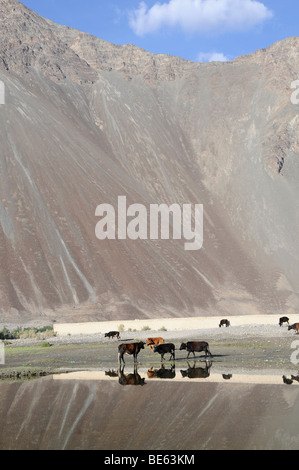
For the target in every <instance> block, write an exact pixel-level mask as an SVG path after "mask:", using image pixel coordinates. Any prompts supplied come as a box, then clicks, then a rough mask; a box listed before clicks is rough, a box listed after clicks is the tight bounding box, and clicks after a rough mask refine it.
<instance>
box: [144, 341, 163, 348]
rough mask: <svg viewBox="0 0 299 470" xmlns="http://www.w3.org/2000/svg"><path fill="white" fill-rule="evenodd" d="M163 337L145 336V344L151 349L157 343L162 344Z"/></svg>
mask: <svg viewBox="0 0 299 470" xmlns="http://www.w3.org/2000/svg"><path fill="white" fill-rule="evenodd" d="M163 343H164V339H163V338H147V340H146V344H147V346H148V347H149V348H150V349H153V348H154V346H158V345H159V344H163Z"/></svg>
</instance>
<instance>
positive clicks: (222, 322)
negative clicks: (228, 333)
mask: <svg viewBox="0 0 299 470" xmlns="http://www.w3.org/2000/svg"><path fill="white" fill-rule="evenodd" d="M224 325H225V326H226V328H228V327H229V326H230V322H229V321H228V320H226V319H225V320H221V321H220V323H219V328H221V327H222V326H224Z"/></svg>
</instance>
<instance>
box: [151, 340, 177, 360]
mask: <svg viewBox="0 0 299 470" xmlns="http://www.w3.org/2000/svg"><path fill="white" fill-rule="evenodd" d="M156 352H157V353H158V354H160V355H161V361H163V360H164V355H165V354H167V353H169V354H170V358H169V360H171V358H173V360H175V345H174V344H173V343H165V344H159V345H158V346H155V347H154V353H156Z"/></svg>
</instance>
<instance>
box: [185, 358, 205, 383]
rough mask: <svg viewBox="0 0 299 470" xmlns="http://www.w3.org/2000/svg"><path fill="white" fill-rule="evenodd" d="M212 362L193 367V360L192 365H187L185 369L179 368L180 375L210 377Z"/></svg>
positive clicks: (197, 377) (195, 377)
mask: <svg viewBox="0 0 299 470" xmlns="http://www.w3.org/2000/svg"><path fill="white" fill-rule="evenodd" d="M211 367H212V363H209V364H208V363H206V367H195V361H194V364H193V367H188V369H187V370H181V374H182V377H188V378H189V379H206V378H207V377H210V368H211Z"/></svg>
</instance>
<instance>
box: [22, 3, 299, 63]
mask: <svg viewBox="0 0 299 470" xmlns="http://www.w3.org/2000/svg"><path fill="white" fill-rule="evenodd" d="M22 3H24V4H25V5H26V6H27V7H29V8H31V9H32V10H34V11H36V12H37V13H38V14H40V15H42V16H44V17H46V18H49V19H51V20H53V21H55V22H57V23H59V24H64V25H67V26H71V27H73V28H76V29H79V30H81V31H84V32H86V33H90V34H93V35H94V36H97V37H99V38H101V39H104V40H105V41H109V42H112V43H114V44H122V45H123V44H128V43H131V44H135V45H136V46H138V47H141V48H143V49H145V50H147V51H150V52H153V53H163V54H171V55H175V56H179V57H183V58H185V59H189V60H193V61H198V60H199V61H202V62H206V61H209V60H212V59H216V60H231V59H234V58H235V57H238V56H240V55H243V54H250V53H252V52H254V51H256V50H257V49H262V48H264V47H268V46H270V45H271V44H273V43H274V42H276V41H279V40H281V39H285V38H287V37H290V36H299V21H298V0H159V1H156V0H144V1H140V0H109V1H107V0H84V1H82V0H23V2H22Z"/></svg>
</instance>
